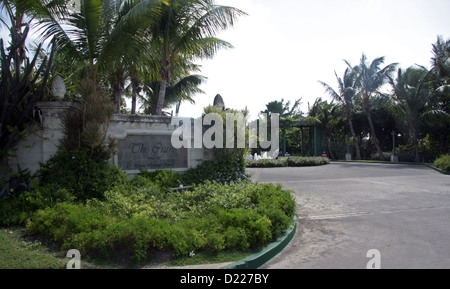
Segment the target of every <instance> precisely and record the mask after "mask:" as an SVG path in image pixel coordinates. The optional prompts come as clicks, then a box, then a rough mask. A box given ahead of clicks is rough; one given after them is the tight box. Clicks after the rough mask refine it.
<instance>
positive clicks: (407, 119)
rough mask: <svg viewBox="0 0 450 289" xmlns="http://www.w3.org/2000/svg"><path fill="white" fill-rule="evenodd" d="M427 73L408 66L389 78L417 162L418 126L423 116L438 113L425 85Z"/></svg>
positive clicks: (394, 99) (395, 104) (396, 106)
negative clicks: (394, 76)
mask: <svg viewBox="0 0 450 289" xmlns="http://www.w3.org/2000/svg"><path fill="white" fill-rule="evenodd" d="M427 78H429V73H428V71H427V70H424V69H423V68H415V67H410V68H408V69H407V70H406V71H403V70H402V69H399V70H398V73H397V79H396V80H394V79H393V78H390V80H389V81H390V83H391V86H392V88H393V93H392V96H391V97H392V102H393V104H394V107H395V108H396V111H397V112H398V113H399V114H400V117H401V119H402V121H403V122H404V123H405V124H406V126H407V127H408V130H409V136H410V139H411V142H412V144H413V145H414V148H415V161H416V162H419V161H420V160H419V146H418V139H419V126H420V124H421V122H422V120H423V119H424V117H426V116H429V115H430V114H432V113H433V114H436V113H439V112H438V111H435V110H434V109H433V107H432V105H433V100H432V98H433V96H432V94H431V91H430V87H429V86H428V85H427Z"/></svg>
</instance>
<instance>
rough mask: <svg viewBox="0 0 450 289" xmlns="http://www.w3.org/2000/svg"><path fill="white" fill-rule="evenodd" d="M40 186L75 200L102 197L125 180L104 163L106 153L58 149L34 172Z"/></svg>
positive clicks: (121, 173) (124, 177)
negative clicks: (57, 189) (55, 188)
mask: <svg viewBox="0 0 450 289" xmlns="http://www.w3.org/2000/svg"><path fill="white" fill-rule="evenodd" d="M38 176H39V178H40V182H41V183H42V184H54V185H58V186H60V187H61V188H66V189H67V190H69V192H71V193H72V194H73V195H74V196H75V197H76V198H77V200H87V199H91V198H103V194H104V192H105V191H107V190H110V189H111V188H113V187H114V186H115V185H116V184H120V183H124V182H125V181H126V174H125V173H124V172H123V171H121V170H120V169H119V168H117V167H116V166H114V165H112V164H110V163H109V162H108V156H107V154H106V153H104V154H103V153H101V152H100V153H96V154H91V153H90V151H89V150H87V149H84V148H80V149H75V150H73V151H67V150H64V149H60V150H58V152H57V153H56V155H55V156H53V157H52V158H51V159H50V160H49V161H48V162H47V163H46V164H45V165H42V166H41V168H40V171H39V172H38Z"/></svg>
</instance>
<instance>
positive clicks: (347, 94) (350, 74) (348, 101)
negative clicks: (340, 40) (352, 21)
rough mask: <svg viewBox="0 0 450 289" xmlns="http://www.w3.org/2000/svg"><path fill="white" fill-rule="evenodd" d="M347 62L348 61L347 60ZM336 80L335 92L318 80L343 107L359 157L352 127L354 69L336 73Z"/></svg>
mask: <svg viewBox="0 0 450 289" xmlns="http://www.w3.org/2000/svg"><path fill="white" fill-rule="evenodd" d="M347 64H348V62H347ZM334 74H335V75H336V80H337V82H338V85H339V87H338V92H336V91H335V90H334V89H333V88H332V87H331V86H330V85H328V84H326V83H325V82H322V81H319V83H320V84H322V86H323V87H324V88H325V91H326V92H327V93H328V94H329V95H330V96H331V98H332V99H333V100H335V101H337V102H339V103H340V104H341V105H342V106H343V107H344V108H345V115H346V119H347V121H348V125H349V127H350V132H351V134H352V139H353V143H354V144H355V149H356V159H357V160H360V159H361V150H360V147H359V142H358V138H357V137H356V133H355V129H354V127H353V113H354V104H355V98H356V93H357V87H356V74H355V70H354V69H350V68H349V67H348V68H347V69H346V70H345V72H344V76H343V77H342V78H340V77H339V76H338V75H337V73H336V72H335V73H334Z"/></svg>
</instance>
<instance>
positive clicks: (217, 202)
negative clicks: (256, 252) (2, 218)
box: [27, 181, 295, 261]
mask: <svg viewBox="0 0 450 289" xmlns="http://www.w3.org/2000/svg"><path fill="white" fill-rule="evenodd" d="M131 183H132V182H129V184H128V185H119V186H116V187H115V188H114V189H112V190H110V191H108V192H106V193H105V199H104V200H102V201H100V200H89V201H87V202H86V203H85V204H71V203H62V204H58V205H56V206H53V207H49V208H47V209H44V210H39V211H38V212H37V213H36V214H35V215H34V216H33V218H32V219H31V220H30V222H29V223H28V225H27V232H28V233H30V234H38V235H40V236H44V237H46V238H48V239H49V240H51V241H53V242H55V243H57V244H59V245H60V246H61V247H62V248H64V249H68V248H77V249H79V250H80V251H82V252H83V254H88V255H95V256H99V257H104V258H118V257H120V258H122V259H123V258H124V256H130V257H131V258H133V260H135V261H144V260H146V259H147V257H148V253H149V251H151V250H166V251H170V252H173V253H174V254H175V255H187V254H189V252H192V251H198V250H203V251H221V250H226V249H239V250H246V249H249V248H252V247H258V246H263V245H265V244H267V243H268V242H270V241H271V240H272V239H274V238H277V237H278V236H279V234H281V233H282V232H283V231H284V230H286V229H287V228H288V227H289V226H290V225H291V223H292V216H293V215H294V214H295V201H294V199H293V197H292V195H291V192H290V191H285V190H283V189H282V188H281V186H273V185H262V184H253V183H247V182H241V183H236V184H233V183H232V184H226V185H223V184H221V183H217V182H215V181H214V182H210V181H206V182H205V183H204V184H200V185H198V186H195V187H194V189H193V190H192V191H185V192H182V193H177V192H173V191H171V190H167V191H164V192H162V191H160V187H159V186H158V185H154V186H153V187H152V186H150V187H147V184H145V186H144V187H140V186H138V185H136V184H131Z"/></svg>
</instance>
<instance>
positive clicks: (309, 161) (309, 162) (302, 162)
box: [287, 157, 330, 167]
mask: <svg viewBox="0 0 450 289" xmlns="http://www.w3.org/2000/svg"><path fill="white" fill-rule="evenodd" d="M287 162H288V166H290V167H311V166H323V165H328V164H329V163H330V159H329V158H324V157H289V158H288V160H287Z"/></svg>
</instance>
